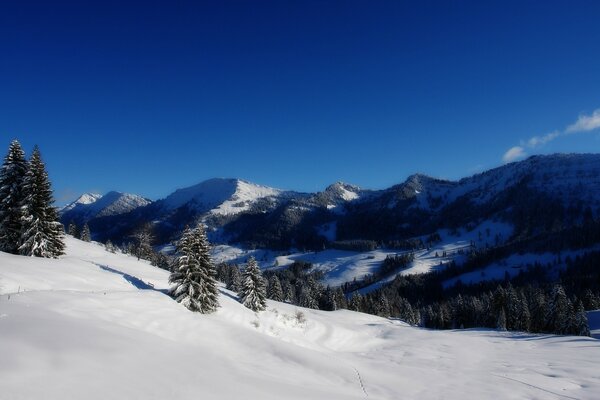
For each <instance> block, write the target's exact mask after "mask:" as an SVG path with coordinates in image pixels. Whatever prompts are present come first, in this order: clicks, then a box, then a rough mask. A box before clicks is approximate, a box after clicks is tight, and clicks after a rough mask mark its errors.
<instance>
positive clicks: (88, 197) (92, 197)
mask: <svg viewBox="0 0 600 400" xmlns="http://www.w3.org/2000/svg"><path fill="white" fill-rule="evenodd" d="M101 197H102V195H101V194H98V193H84V194H82V195H81V196H79V198H77V200H75V201H73V202H71V203H69V204H67V205H66V206H64V207H63V208H62V209H61V210H60V212H61V213H64V212H67V211H70V210H72V209H74V208H75V207H77V206H78V205H80V204H83V205H87V204H92V203H94V202H96V201H97V200H98V199H100V198H101Z"/></svg>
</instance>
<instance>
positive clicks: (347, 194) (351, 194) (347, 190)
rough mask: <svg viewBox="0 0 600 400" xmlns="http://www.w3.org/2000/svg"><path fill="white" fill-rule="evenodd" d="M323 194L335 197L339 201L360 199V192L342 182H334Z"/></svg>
mask: <svg viewBox="0 0 600 400" xmlns="http://www.w3.org/2000/svg"><path fill="white" fill-rule="evenodd" d="M325 192H326V193H329V194H331V195H333V196H335V197H336V198H338V199H340V200H344V201H352V200H356V199H358V198H359V197H360V195H361V192H362V190H361V188H359V187H358V186H355V185H350V184H348V183H344V182H336V183H334V184H331V185H329V186H327V188H326V189H325Z"/></svg>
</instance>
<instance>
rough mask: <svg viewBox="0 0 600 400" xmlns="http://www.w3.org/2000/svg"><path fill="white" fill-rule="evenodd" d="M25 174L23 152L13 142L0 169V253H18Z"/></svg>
mask: <svg viewBox="0 0 600 400" xmlns="http://www.w3.org/2000/svg"><path fill="white" fill-rule="evenodd" d="M26 173H27V161H26V160H25V152H24V151H23V149H22V148H21V145H20V144H19V142H18V141H17V140H13V141H12V143H11V144H10V147H9V149H8V154H7V155H6V157H5V158H4V163H3V164H2V169H0V251H5V252H7V253H13V254H17V253H18V251H19V244H20V243H19V242H20V240H21V215H22V212H21V205H22V204H23V200H24V194H23V181H24V180H25V174H26Z"/></svg>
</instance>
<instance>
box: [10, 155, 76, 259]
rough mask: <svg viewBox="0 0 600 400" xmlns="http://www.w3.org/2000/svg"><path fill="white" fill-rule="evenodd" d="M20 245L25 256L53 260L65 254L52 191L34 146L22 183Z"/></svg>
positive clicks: (62, 232)
mask: <svg viewBox="0 0 600 400" xmlns="http://www.w3.org/2000/svg"><path fill="white" fill-rule="evenodd" d="M23 192H24V194H25V198H24V199H23V203H22V207H21V211H22V215H21V222H22V225H21V245H20V246H19V253H20V254H22V255H26V256H35V257H46V258H56V257H58V256H60V255H62V254H64V249H65V244H64V230H63V225H62V224H61V223H60V222H59V221H58V213H57V211H56V209H55V208H54V207H53V206H52V203H53V201H54V200H53V198H52V188H51V186H50V181H49V179H48V173H47V172H46V166H45V165H44V163H43V161H42V158H41V155H40V151H39V149H38V147H37V146H36V147H35V148H34V150H33V153H32V154H31V159H30V160H29V163H28V164H27V173H26V175H25V180H24V183H23Z"/></svg>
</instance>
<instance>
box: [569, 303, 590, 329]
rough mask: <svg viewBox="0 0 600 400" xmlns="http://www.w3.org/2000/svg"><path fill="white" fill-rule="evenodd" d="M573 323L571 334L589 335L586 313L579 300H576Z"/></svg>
mask: <svg viewBox="0 0 600 400" xmlns="http://www.w3.org/2000/svg"><path fill="white" fill-rule="evenodd" d="M573 325H574V326H573V332H572V333H573V334H575V335H579V336H590V326H589V324H588V319H587V315H586V313H585V309H584V308H583V303H582V302H581V301H578V302H577V306H576V308H575V317H574V321H573Z"/></svg>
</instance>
